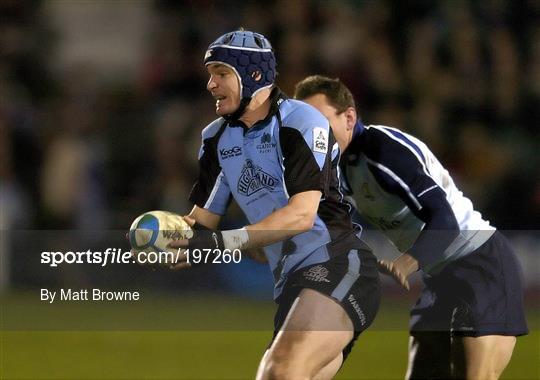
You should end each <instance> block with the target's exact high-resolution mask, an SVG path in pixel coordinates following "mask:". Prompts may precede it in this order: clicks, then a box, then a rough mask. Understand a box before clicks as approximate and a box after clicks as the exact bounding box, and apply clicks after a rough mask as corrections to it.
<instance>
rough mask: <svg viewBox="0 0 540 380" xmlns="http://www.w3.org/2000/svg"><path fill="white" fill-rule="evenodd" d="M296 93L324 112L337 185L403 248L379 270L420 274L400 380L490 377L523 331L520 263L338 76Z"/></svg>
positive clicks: (424, 150)
mask: <svg viewBox="0 0 540 380" xmlns="http://www.w3.org/2000/svg"><path fill="white" fill-rule="evenodd" d="M295 98H296V99H301V100H303V101H305V102H307V103H309V104H311V105H313V106H314V107H316V108H317V109H318V110H319V111H321V113H323V114H324V115H325V116H326V117H327V118H328V120H329V121H330V125H331V127H332V129H333V131H334V135H335V136H336V140H337V142H338V144H339V146H340V148H341V149H342V151H344V154H343V157H342V165H341V169H342V171H343V174H345V175H344V176H343V178H342V188H343V189H344V190H345V191H346V192H347V193H348V194H350V195H352V197H353V199H354V202H355V203H356V207H357V210H358V212H359V213H360V215H361V216H362V217H363V219H364V220H366V221H368V222H369V223H370V224H372V225H373V226H374V227H376V228H378V229H380V230H381V231H383V233H384V234H385V235H386V236H387V237H388V239H389V240H390V241H392V242H393V244H394V245H395V246H396V247H397V248H398V249H399V250H400V251H401V252H403V253H402V254H401V255H400V256H399V257H397V258H396V259H395V260H393V261H392V262H385V261H381V262H380V265H381V266H382V267H383V271H385V272H387V273H388V274H391V275H393V276H394V277H395V278H397V279H398V280H399V281H400V282H401V284H402V285H403V286H404V287H406V288H407V289H408V288H409V284H408V280H407V278H408V277H409V275H410V274H412V273H413V272H415V271H417V270H418V269H421V270H422V271H423V280H424V284H425V286H424V288H423V290H422V293H421V295H420V297H419V299H418V301H417V302H416V304H415V305H414V307H413V309H412V311H411V319H410V340H409V363H408V369H407V374H406V378H407V379H428V378H429V379H440V378H445V379H446V378H452V377H454V378H466V379H497V378H498V377H499V376H500V375H501V373H502V371H503V370H504V368H505V367H506V366H507V364H508V363H509V361H510V358H511V356H512V352H513V349H514V345H515V343H516V336H519V335H523V334H526V333H527V332H528V330H527V324H526V321H525V317H524V310H523V291H522V283H521V268H520V266H519V263H518V260H517V258H516V256H515V254H514V252H513V250H512V248H511V247H510V245H509V243H508V242H507V240H506V238H505V237H504V236H503V234H502V233H500V232H498V231H497V230H496V229H495V228H494V227H493V226H491V225H490V224H489V222H488V221H486V220H484V219H483V218H482V216H481V214H480V213H479V212H477V211H475V210H474V208H473V205H472V203H471V201H470V200H469V199H468V198H466V197H465V196H464V195H463V193H462V192H461V191H459V189H457V187H456V186H455V184H454V182H453V180H452V178H451V177H450V174H449V173H448V171H447V170H446V169H445V168H444V167H443V166H442V165H441V163H440V162H439V161H438V160H437V158H436V157H435V156H434V155H433V153H432V152H431V151H430V150H429V148H428V147H427V146H426V145H425V144H424V143H423V142H421V141H420V140H418V139H417V138H415V137H413V136H411V135H409V134H407V133H404V132H402V131H400V130H398V129H395V128H389V127H386V126H378V125H370V126H364V125H363V124H362V122H361V121H360V120H359V118H358V116H357V112H356V108H355V102H354V98H353V96H352V94H351V92H350V91H349V89H348V88H347V87H346V86H345V85H344V84H343V83H342V82H341V81H340V80H339V79H330V78H327V77H323V76H319V75H315V76H310V77H307V78H305V79H304V80H302V81H300V82H299V83H298V84H297V85H296V88H295Z"/></svg>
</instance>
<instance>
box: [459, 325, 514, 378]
mask: <svg viewBox="0 0 540 380" xmlns="http://www.w3.org/2000/svg"><path fill="white" fill-rule="evenodd" d="M515 344H516V337H514V336H502V335H487V336H481V337H454V338H452V364H453V365H452V367H453V374H454V377H456V378H461V379H486V380H492V379H498V378H499V377H500V376H501V374H502V372H503V371H504V369H505V368H506V366H507V365H508V363H509V362H510V359H511V358H512V352H513V351H514V346H515Z"/></svg>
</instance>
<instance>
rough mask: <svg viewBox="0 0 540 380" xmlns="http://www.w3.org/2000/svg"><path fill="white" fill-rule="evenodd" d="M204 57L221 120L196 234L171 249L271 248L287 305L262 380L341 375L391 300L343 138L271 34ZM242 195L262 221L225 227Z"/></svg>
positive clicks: (213, 134) (237, 35)
mask: <svg viewBox="0 0 540 380" xmlns="http://www.w3.org/2000/svg"><path fill="white" fill-rule="evenodd" d="M204 64H205V66H206V69H207V71H208V74H209V81H208V83H207V89H208V91H209V92H210V93H211V95H212V97H213V98H214V99H215V101H216V113H217V115H218V116H219V118H218V119H217V120H215V121H213V122H212V123H210V124H209V125H208V126H207V127H206V128H205V129H204V130H203V132H202V146H201V149H200V152H199V177H198V180H197V182H196V184H195V185H194V187H193V189H192V192H191V194H190V200H191V201H192V202H193V203H194V207H193V209H192V211H191V212H190V214H189V215H187V216H186V217H185V219H186V220H187V221H188V222H189V223H190V224H192V225H193V228H194V230H195V235H194V237H193V238H192V239H189V240H184V241H179V242H178V243H176V244H173V245H171V247H173V248H178V247H183V248H188V249H189V250H194V249H204V248H212V249H217V250H222V249H229V250H233V249H243V250H244V249H252V248H257V247H264V252H265V255H266V258H267V260H268V262H269V265H270V267H271V270H272V272H273V274H274V279H275V291H274V297H275V300H276V303H277V305H278V308H277V313H276V315H275V318H274V327H275V333H274V337H273V340H272V343H271V345H270V346H269V348H268V350H267V351H266V353H265V354H264V356H263V358H262V360H261V363H260V365H259V369H258V372H257V378H258V379H329V378H332V377H333V376H334V375H335V374H336V372H337V371H338V369H339V368H340V366H341V365H342V362H343V360H344V359H345V358H346V356H347V354H348V353H349V352H350V349H351V347H352V345H353V343H354V341H355V339H356V338H357V336H358V335H359V334H360V332H362V331H363V330H365V329H366V328H367V327H368V326H369V325H370V324H371V322H372V321H373V319H374V317H375V314H376V312H377V310H378V307H379V301H380V287H379V277H378V276H379V275H378V271H377V263H376V259H375V257H374V256H373V254H372V253H371V251H370V249H369V248H368V247H367V246H366V245H365V244H364V243H363V242H362V241H361V240H360V239H359V238H358V237H357V236H356V233H357V231H356V230H355V229H354V228H353V225H352V222H351V217H350V205H348V204H347V203H345V202H343V199H342V196H341V194H340V192H339V180H338V171H337V165H338V161H339V149H338V144H337V143H336V141H335V139H334V136H333V134H332V131H331V129H330V126H329V123H328V120H327V119H326V118H325V117H324V116H323V115H322V114H321V113H320V112H318V111H317V110H316V109H315V108H313V107H311V106H309V105H307V104H305V103H303V102H300V101H297V100H293V99H288V98H287V97H286V96H285V94H283V93H282V92H281V91H280V89H279V88H278V87H277V86H276V85H275V78H276V60H275V56H274V52H273V50H272V47H271V45H270V42H269V41H268V40H267V39H266V38H265V37H264V36H262V35H261V34H258V33H253V32H250V31H244V30H239V31H235V32H231V33H227V34H224V35H223V36H221V37H219V38H218V39H217V40H216V41H215V42H213V43H212V44H210V46H209V47H208V50H207V52H206V55H205V57H204ZM232 198H234V199H235V201H236V202H237V203H238V205H239V206H240V208H241V209H242V210H243V212H244V213H245V215H246V216H247V218H248V220H249V222H250V223H251V224H249V225H248V226H245V227H243V228H241V229H238V230H229V231H217V228H218V224H219V221H220V218H221V217H222V216H223V215H224V214H225V213H226V210H227V205H228V204H229V202H230V201H231V199H232ZM208 230H209V231H208ZM189 265H190V264H189V263H187V261H184V260H183V261H182V262H180V263H178V264H176V265H175V266H174V268H176V269H182V268H186V267H188V266H189Z"/></svg>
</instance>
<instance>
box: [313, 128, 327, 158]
mask: <svg viewBox="0 0 540 380" xmlns="http://www.w3.org/2000/svg"><path fill="white" fill-rule="evenodd" d="M313 151H314V152H319V153H325V154H326V153H327V152H328V130H327V129H324V128H320V127H317V128H314V129H313Z"/></svg>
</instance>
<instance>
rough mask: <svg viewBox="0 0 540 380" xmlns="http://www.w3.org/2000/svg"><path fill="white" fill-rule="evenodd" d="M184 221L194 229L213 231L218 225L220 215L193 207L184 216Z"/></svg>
mask: <svg viewBox="0 0 540 380" xmlns="http://www.w3.org/2000/svg"><path fill="white" fill-rule="evenodd" d="M184 219H185V220H186V221H187V222H188V224H189V225H190V226H191V227H192V228H194V229H208V230H215V229H217V227H218V225H219V222H220V220H221V215H219V214H216V213H213V212H211V211H209V210H206V209H204V208H201V207H199V206H197V205H195V206H193V209H192V210H191V212H190V213H189V215H186V216H184Z"/></svg>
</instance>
